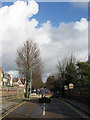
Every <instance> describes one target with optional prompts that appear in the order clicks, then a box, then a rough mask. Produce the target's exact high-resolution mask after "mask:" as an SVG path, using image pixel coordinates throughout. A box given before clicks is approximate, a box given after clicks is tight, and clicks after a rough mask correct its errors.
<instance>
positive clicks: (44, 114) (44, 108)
mask: <svg viewBox="0 0 90 120" xmlns="http://www.w3.org/2000/svg"><path fill="white" fill-rule="evenodd" d="M43 115H45V103H44V104H43Z"/></svg>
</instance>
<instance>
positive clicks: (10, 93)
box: [0, 87, 24, 99]
mask: <svg viewBox="0 0 90 120" xmlns="http://www.w3.org/2000/svg"><path fill="white" fill-rule="evenodd" d="M0 91H1V92H2V95H1V96H2V97H11V98H12V97H15V98H16V99H18V98H20V99H22V98H23V97H24V88H15V87H2V88H1V89H0Z"/></svg>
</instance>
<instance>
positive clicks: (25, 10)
mask: <svg viewBox="0 0 90 120" xmlns="http://www.w3.org/2000/svg"><path fill="white" fill-rule="evenodd" d="M38 10H39V9H38V4H37V3H36V2H34V1H30V2H29V4H28V5H27V4H26V3H25V2H22V1H18V2H15V3H14V5H12V6H10V7H7V6H6V7H3V8H0V43H2V45H3V55H2V58H3V65H4V67H5V69H6V70H8V71H9V73H11V74H13V75H16V73H17V72H16V69H17V67H16V63H15V58H16V50H17V48H18V47H19V46H21V45H23V42H24V41H25V40H27V39H30V40H34V41H36V42H37V43H38V44H39V47H40V49H41V57H42V61H43V63H44V73H43V75H44V78H46V76H47V75H48V74H50V73H52V72H54V71H56V64H57V59H62V58H63V57H64V56H65V55H66V56H68V55H70V54H71V53H75V54H76V56H78V58H82V59H84V60H85V59H87V55H88V21H87V20H86V19H85V18H82V19H81V20H80V21H76V22H75V23H73V22H71V23H60V25H59V26H58V28H56V27H53V26H52V25H51V22H50V21H46V23H43V25H42V26H41V27H40V28H36V26H37V25H38V21H37V20H36V19H32V18H31V17H32V16H33V15H34V14H37V13H38ZM29 18H30V20H29ZM7 61H8V62H7ZM14 71H15V72H14Z"/></svg>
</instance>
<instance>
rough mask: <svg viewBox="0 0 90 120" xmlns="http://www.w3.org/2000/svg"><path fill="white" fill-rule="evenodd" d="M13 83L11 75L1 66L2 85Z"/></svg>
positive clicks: (0, 81)
mask: <svg viewBox="0 0 90 120" xmlns="http://www.w3.org/2000/svg"><path fill="white" fill-rule="evenodd" d="M10 83H11V75H10V74H8V73H6V72H4V71H3V68H2V67H0V86H7V85H10Z"/></svg>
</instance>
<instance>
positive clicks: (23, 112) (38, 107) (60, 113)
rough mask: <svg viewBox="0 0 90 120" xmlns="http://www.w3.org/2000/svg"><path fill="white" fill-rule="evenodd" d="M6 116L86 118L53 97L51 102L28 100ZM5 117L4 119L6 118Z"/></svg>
mask: <svg viewBox="0 0 90 120" xmlns="http://www.w3.org/2000/svg"><path fill="white" fill-rule="evenodd" d="M4 118H62V120H64V119H65V118H79V119H81V120H83V119H84V118H83V117H82V115H80V113H79V112H77V111H75V110H74V109H72V107H70V106H68V105H67V104H65V103H64V102H62V101H58V100H57V99H54V98H53V99H52V100H51V103H39V101H38V99H32V100H30V101H26V102H25V103H24V104H22V105H21V106H18V107H17V108H16V109H14V110H13V111H12V112H10V113H9V114H8V115H6V116H5V117H4ZM4 118H3V119H4Z"/></svg>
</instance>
